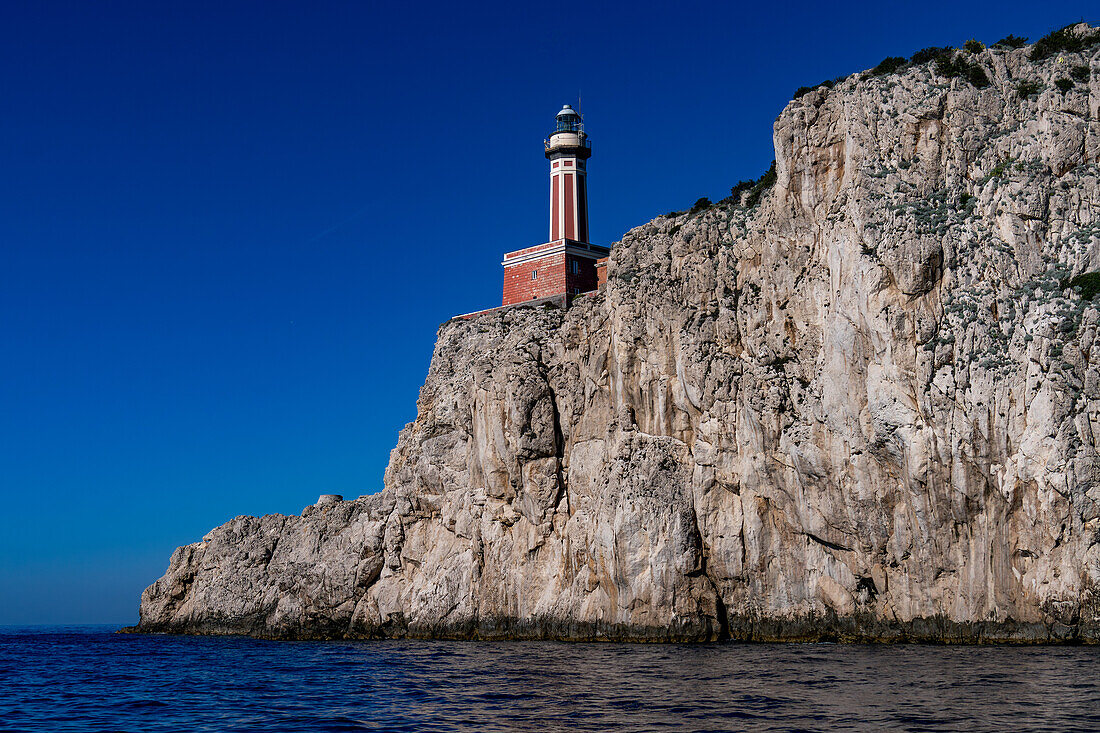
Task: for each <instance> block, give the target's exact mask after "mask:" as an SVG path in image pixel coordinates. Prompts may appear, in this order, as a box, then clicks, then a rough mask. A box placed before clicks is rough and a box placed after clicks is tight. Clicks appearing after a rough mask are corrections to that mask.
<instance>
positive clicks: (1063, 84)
mask: <svg viewBox="0 0 1100 733" xmlns="http://www.w3.org/2000/svg"><path fill="white" fill-rule="evenodd" d="M1054 86H1056V87H1058V88H1059V89H1060V90H1062V94H1065V93H1066V92H1068V91H1069V90H1070V89H1073V81H1071V80H1070V79H1066V78H1064V77H1063V78H1061V79H1058V80H1056V81H1055V82H1054Z"/></svg>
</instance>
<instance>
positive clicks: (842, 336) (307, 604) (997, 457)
mask: <svg viewBox="0 0 1100 733" xmlns="http://www.w3.org/2000/svg"><path fill="white" fill-rule="evenodd" d="M1065 34H1066V37H1067V38H1070V39H1071V40H1072V39H1078V40H1080V41H1081V43H1080V44H1079V48H1077V49H1076V50H1073V51H1066V52H1058V53H1054V54H1053V55H1047V56H1045V57H1043V54H1042V53H1038V52H1036V50H1035V49H1036V48H1038V46H1036V47H1022V48H1011V47H1004V48H991V49H974V50H973V51H966V50H960V51H957V52H947V53H946V55H945V52H944V51H943V50H940V51H939V55H938V56H937V55H936V54H931V58H930V59H929V60H925V61H924V62H920V61H919V59H917V60H915V61H914V62H912V63H908V64H905V65H899V64H889V65H888V66H894V67H898V66H900V68H893V69H889V70H887V71H883V70H882V68H884V67H882V65H880V68H877V69H876V70H874V71H872V72H864V73H862V74H854V75H852V76H850V77H848V78H847V79H845V80H842V81H837V82H836V83H835V84H834V85H833V86H832V87H831V88H829V87H827V86H821V87H818V88H817V89H814V90H809V91H806V92H805V93H803V94H801V95H800V96H798V97H797V98H796V99H794V100H792V101H791V102H790V103H789V104H788V105H787V107H786V108H785V109H784V110H783V113H782V114H781V115H780V117H779V118H778V120H777V121H776V123H775V127H774V145H775V159H776V164H775V170H774V185H771V187H770V188H768V187H767V184H768V183H770V180H771V178H770V177H769V178H768V179H765V180H762V181H761V183H760V184H759V185H758V186H756V187H755V188H754V189H752V190H751V191H745V192H742V193H741V194H740V195H739V196H735V197H731V199H728V200H726V201H724V202H720V203H719V204H716V205H712V206H709V207H706V208H702V209H701V210H694V211H692V212H689V213H680V214H676V215H669V216H665V217H658V218H657V219H655V220H654V221H652V222H650V223H648V224H645V225H644V226H641V227H638V228H636V229H634V230H632V231H630V232H629V233H627V234H626V236H624V238H623V240H622V241H621V242H620V243H617V244H616V245H615V246H614V248H613V249H612V253H611V257H610V261H609V264H608V283H607V287H606V289H605V290H604V291H602V292H600V293H597V294H593V295H590V296H585V297H580V298H578V299H577V300H576V303H575V304H574V306H573V307H572V308H570V309H569V310H568V311H562V310H560V309H556V308H514V309H511V310H505V311H500V312H495V313H490V314H487V315H484V316H480V317H477V318H473V319H471V320H454V321H451V322H448V323H446V324H444V325H443V326H442V327H441V328H440V330H439V336H438V342H437V344H436V347H435V352H434V355H433V357H432V362H431V367H430V369H429V372H428V377H427V381H426V383H425V384H424V387H423V388H422V390H421V393H420V398H419V400H418V403H417V406H418V415H417V418H416V420H415V422H413V423H411V424H409V425H408V426H407V427H406V428H405V429H404V430H402V432H401V434H400V438H399V440H398V444H397V447H396V448H395V449H394V450H393V452H392V455H391V457H390V463H389V467H388V469H387V471H386V478H385V489H384V490H383V491H382V492H381V493H379V494H375V495H370V496H365V497H360V498H359V499H357V500H354V501H341V502H337V503H331V504H325V505H318V506H314V507H310V508H307V509H306V510H305V511H304V512H303V513H302V515H301V516H282V515H268V516H264V517H258V518H257V517H237V518H236V519H234V520H232V521H230V522H228V523H226V524H224V525H222V526H221V527H218V528H216V529H214V530H213V531H211V532H210V533H209V534H208V535H207V536H206V537H204V538H203V539H202V541H201V542H198V543H195V544H192V545H187V546H185V547H181V548H179V549H177V550H176V552H175V553H174V554H173V555H172V558H171V564H170V567H169V568H168V571H167V572H166V574H165V575H164V577H162V578H161V579H160V580H158V581H156V582H155V583H154V584H153V585H151V586H150V587H149V588H148V589H147V590H146V591H145V592H144V593H143V595H142V599H141V621H140V623H139V624H138V625H137V626H136V627H134V629H133V630H136V631H151V632H179V633H203V634H206V633H209V634H252V635H256V636H264V637H277V638H343V637H397V636H403V637H460V638H562V639H630V640H707V639H718V638H727V637H728V638H736V639H801V640H811V639H841V640H930V641H991V640H1003V641H1021V642H1039V641H1098V640H1100V596H1098V591H1100V503H1098V502H1100V486H1098V485H1097V480H1098V479H1100V458H1098V453H1097V443H1098V440H1100V348H1098V349H1097V353H1096V358H1093V346H1094V345H1098V346H1100V344H1096V341H1095V340H1096V337H1097V326H1098V323H1100V301H1094V300H1093V296H1094V295H1096V294H1097V293H1098V292H1100V274H1096V272H1097V271H1098V270H1100V32H1098V31H1096V30H1095V29H1091V28H1089V27H1088V26H1086V25H1083V24H1082V25H1079V26H1075V27H1073V28H1071V29H1069V30H1067V31H1065ZM1070 47H1071V48H1073V45H1072V44H1070ZM918 56H919V55H918ZM899 61H900V60H899ZM978 71H980V72H981V74H980V75H979V74H978Z"/></svg>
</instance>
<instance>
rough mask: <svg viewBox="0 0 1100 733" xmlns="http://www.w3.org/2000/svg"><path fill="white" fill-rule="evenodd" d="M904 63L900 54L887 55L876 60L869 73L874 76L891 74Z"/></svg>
mask: <svg viewBox="0 0 1100 733" xmlns="http://www.w3.org/2000/svg"><path fill="white" fill-rule="evenodd" d="M905 64H906V61H905V59H903V58H902V57H901V56H887V57H886V58H884V59H883V60H882V61H879V62H878V66H876V67H875V68H873V69H871V73H872V74H874V75H875V76H886V75H887V74H893V73H894V72H895V71H897V70H898V69H900V68H901V67H903V66H905Z"/></svg>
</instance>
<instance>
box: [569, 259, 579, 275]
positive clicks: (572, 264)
mask: <svg viewBox="0 0 1100 733" xmlns="http://www.w3.org/2000/svg"><path fill="white" fill-rule="evenodd" d="M569 267H570V268H571V269H572V270H573V274H574V275H579V274H581V263H579V262H577V261H576V260H573V261H571V262H570V263H569Z"/></svg>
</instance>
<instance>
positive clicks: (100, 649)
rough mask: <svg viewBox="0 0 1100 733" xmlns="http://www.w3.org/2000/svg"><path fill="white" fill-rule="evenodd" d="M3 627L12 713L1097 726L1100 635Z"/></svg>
mask: <svg viewBox="0 0 1100 733" xmlns="http://www.w3.org/2000/svg"><path fill="white" fill-rule="evenodd" d="M116 630H117V627H113V626H36V627H12V626H9V627H0V730H3V731H52V732H55V733H64V732H66V731H135V732H137V731H141V732H142V733H148V732H149V731H264V732H265V733H272V732H279V731H295V732H297V731H448V732H452V731H835V730H856V731H894V730H896V731H1096V730H1100V648H1098V647H1082V646H1076V647H1074V646H1050V647H1010V646H985V647H978V646H927V645H897V646H872V645H845V644H740V643H722V644H610V643H593V644H587V643H585V644H578V643H559V642H457V641H455V642H451V641H363V642H340V641H335V642H281V641H260V640H256V639H249V638H239V637H185V636H152V635H128V634H116V633H114V632H115V631H116Z"/></svg>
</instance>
